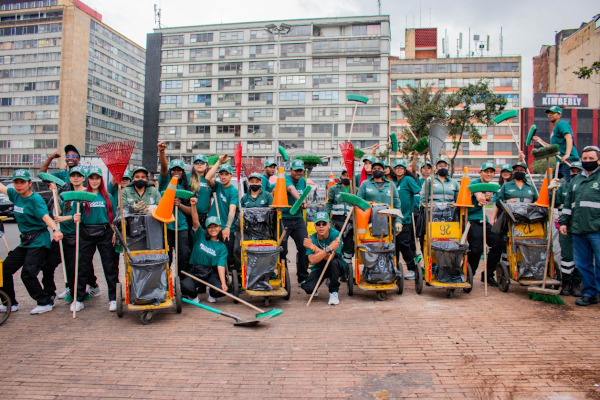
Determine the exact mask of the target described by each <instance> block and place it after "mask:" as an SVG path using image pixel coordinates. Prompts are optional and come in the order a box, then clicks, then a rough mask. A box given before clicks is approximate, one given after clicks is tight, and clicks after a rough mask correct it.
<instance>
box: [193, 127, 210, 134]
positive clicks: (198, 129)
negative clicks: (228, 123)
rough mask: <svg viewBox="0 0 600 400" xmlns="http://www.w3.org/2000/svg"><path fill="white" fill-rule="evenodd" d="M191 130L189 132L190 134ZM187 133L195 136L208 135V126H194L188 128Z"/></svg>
mask: <svg viewBox="0 0 600 400" xmlns="http://www.w3.org/2000/svg"><path fill="white" fill-rule="evenodd" d="M190 129H191V132H190ZM188 133H194V134H197V135H210V125H196V126H190V127H188Z"/></svg>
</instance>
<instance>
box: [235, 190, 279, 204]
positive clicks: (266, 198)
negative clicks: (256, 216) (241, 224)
mask: <svg viewBox="0 0 600 400" xmlns="http://www.w3.org/2000/svg"><path fill="white" fill-rule="evenodd" d="M271 204H273V196H271V193H269V192H265V191H264V190H262V189H261V191H260V192H258V196H256V198H254V197H252V195H251V194H250V192H248V193H246V194H245V195H244V196H243V197H242V203H241V206H242V207H243V208H256V207H269V206H270V205H271Z"/></svg>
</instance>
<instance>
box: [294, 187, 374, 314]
mask: <svg viewBox="0 0 600 400" xmlns="http://www.w3.org/2000/svg"><path fill="white" fill-rule="evenodd" d="M340 201H343V202H347V203H350V204H354V205H355V206H356V207H359V208H360V209H362V210H368V209H369V208H371V204H369V202H368V201H366V200H364V199H361V198H360V197H358V196H355V195H353V194H350V193H346V192H341V193H340ZM352 215H353V213H351V212H349V213H348V216H347V217H346V221H344V225H343V226H342V229H340V234H339V235H338V237H337V239H338V240H339V239H341V238H342V235H343V234H344V231H345V230H346V225H348V221H350V218H351V217H352ZM334 256H335V251H334V252H332V253H331V254H330V255H329V258H327V262H326V263H325V266H324V267H323V272H321V276H319V280H318V281H317V284H316V286H315V288H314V289H313V292H312V294H311V295H310V298H309V299H308V303H306V307H308V306H310V302H311V301H312V299H313V297H314V296H315V293H316V292H317V290H318V289H319V286H320V285H321V281H322V280H323V276H324V275H325V271H327V267H328V266H329V263H330V262H331V260H332V259H333V257H334ZM349 284H352V282H350V283H349Z"/></svg>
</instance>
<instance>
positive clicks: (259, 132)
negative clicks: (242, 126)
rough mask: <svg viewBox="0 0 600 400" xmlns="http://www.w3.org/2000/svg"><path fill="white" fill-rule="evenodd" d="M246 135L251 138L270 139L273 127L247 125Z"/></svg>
mask: <svg viewBox="0 0 600 400" xmlns="http://www.w3.org/2000/svg"><path fill="white" fill-rule="evenodd" d="M248 134H252V137H253V138H271V137H273V125H266V124H262V125H248Z"/></svg>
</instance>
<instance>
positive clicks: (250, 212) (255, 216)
mask: <svg viewBox="0 0 600 400" xmlns="http://www.w3.org/2000/svg"><path fill="white" fill-rule="evenodd" d="M243 212H244V240H277V209H275V208H270V207H256V208H244V210H243Z"/></svg>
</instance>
